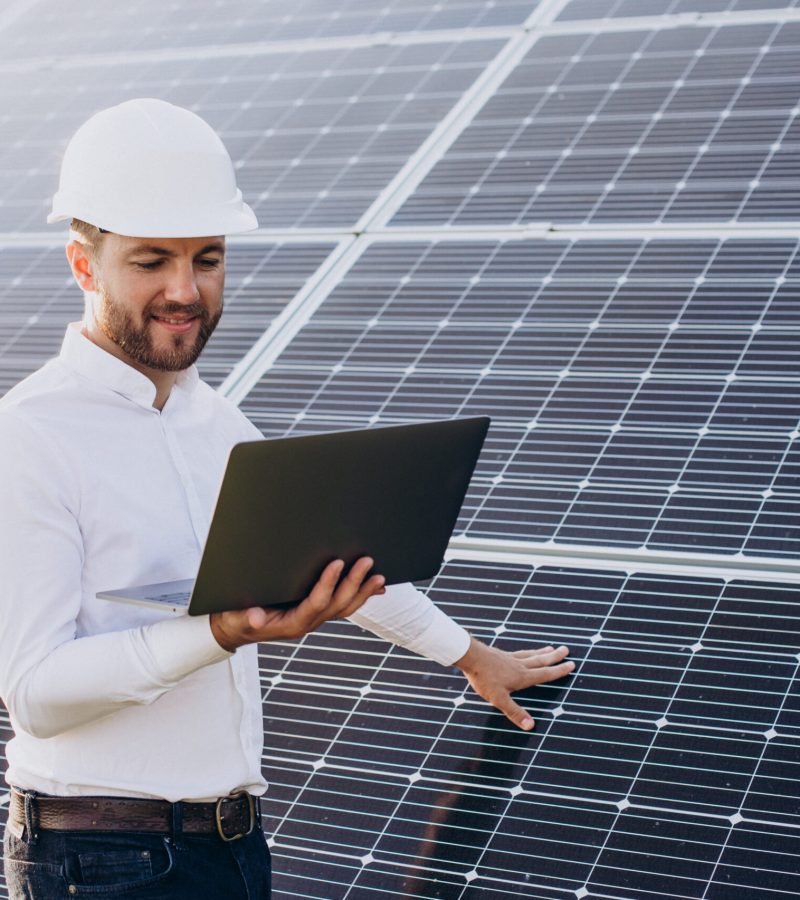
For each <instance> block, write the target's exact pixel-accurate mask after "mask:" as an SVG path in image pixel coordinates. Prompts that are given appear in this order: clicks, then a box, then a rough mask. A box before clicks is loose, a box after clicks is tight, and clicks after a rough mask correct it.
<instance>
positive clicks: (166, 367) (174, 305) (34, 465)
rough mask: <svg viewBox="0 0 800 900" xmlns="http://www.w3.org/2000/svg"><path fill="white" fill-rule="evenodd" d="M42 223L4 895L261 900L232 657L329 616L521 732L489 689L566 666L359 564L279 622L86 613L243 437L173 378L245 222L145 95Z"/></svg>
mask: <svg viewBox="0 0 800 900" xmlns="http://www.w3.org/2000/svg"><path fill="white" fill-rule="evenodd" d="M62 220H69V221H71V222H72V231H71V235H70V240H69V243H68V244H67V258H68V260H69V264H70V267H71V269H72V272H73V275H74V276H75V279H76V281H77V283H78V284H79V286H80V287H81V289H82V290H83V291H84V294H85V298H86V311H85V317H84V321H83V322H82V323H77V324H75V325H72V326H70V327H69V329H68V330H67V334H66V336H65V339H64V344H63V347H62V350H61V353H60V355H59V356H58V357H57V358H56V359H55V360H51V361H50V362H49V363H48V364H47V365H45V366H44V367H43V368H42V369H40V370H39V371H38V372H37V373H35V374H34V375H32V376H31V377H29V378H27V379H25V380H24V381H23V382H22V383H21V384H19V385H18V386H17V387H16V388H14V389H13V390H12V391H10V392H9V393H8V394H7V395H6V397H5V398H4V399H3V400H2V402H0V463H2V472H3V478H2V482H0V616H2V618H1V619H0V621H2V628H1V629H0V695H2V697H3V699H4V701H5V703H6V705H7V707H8V709H9V713H10V716H11V721H12V724H13V727H14V732H15V736H14V738H13V739H12V740H11V741H10V742H9V744H8V748H7V755H8V764H9V765H8V772H7V780H8V782H9V784H10V785H11V786H12V798H11V803H10V809H9V823H8V827H7V831H6V835H5V844H4V850H5V866H6V877H7V881H8V886H9V892H10V894H9V896H10V897H11V898H20V897H27V898H46V900H52V898H55V897H62V896H64V897H67V896H81V895H83V894H89V893H90V894H98V893H103V894H107V893H108V894H110V893H114V894H116V893H117V892H120V894H122V895H124V896H131V897H134V896H135V897H142V898H170V900H176V898H177V900H180V898H192V900H196V898H198V897H220V898H225V900H231V898H239V897H242V898H245V897H249V898H255V897H259V898H265V897H268V896H269V890H270V888H269V880H270V866H269V854H268V850H267V847H266V843H265V841H264V837H263V834H262V832H261V829H260V827H259V824H258V814H257V809H258V806H257V797H258V796H259V795H260V794H261V793H262V792H263V791H264V789H265V783H264V781H263V778H262V776H261V771H260V757H261V743H262V731H261V701H260V696H261V695H260V688H259V679H258V666H257V656H256V649H255V645H256V644H257V642H259V641H271V640H281V639H296V638H299V637H301V636H302V635H304V634H306V633H308V632H311V631H313V630H314V629H316V628H318V627H319V626H320V625H322V624H323V623H324V622H326V621H329V620H331V619H335V618H341V617H349V618H351V619H353V620H354V621H356V622H357V623H358V624H360V625H362V626H363V627H365V628H368V629H371V630H372V631H374V632H375V633H377V634H380V635H382V636H384V637H386V638H387V639H389V640H391V641H394V642H396V643H399V644H402V645H403V646H405V647H408V648H409V649H411V650H414V651H416V652H418V653H422V654H424V655H426V656H428V657H429V658H431V659H434V660H436V661H438V662H439V663H441V664H443V665H456V666H458V667H459V668H460V669H461V670H462V671H463V672H464V674H465V675H466V677H467V678H468V679H469V681H470V683H471V684H472V686H473V687H474V689H475V690H476V691H477V692H478V693H479V694H481V695H482V696H483V697H484V698H486V699H487V700H488V701H489V702H491V703H493V704H494V705H495V706H497V707H498V708H499V709H501V710H502V711H503V712H504V713H505V714H506V715H507V716H508V717H509V718H510V719H511V720H512V721H513V722H515V723H516V724H517V725H518V726H519V727H521V728H523V729H528V728H531V727H532V726H533V722H532V720H531V719H530V717H529V716H528V715H527V713H525V711H524V710H522V709H521V708H520V707H519V706H518V705H517V704H516V703H515V702H514V701H513V700H512V699H511V697H510V694H509V692H510V691H513V690H517V689H521V688H524V687H528V686H530V685H534V684H540V683H543V682H547V681H551V680H553V679H556V678H559V677H561V676H563V675H565V674H567V673H568V672H569V671H571V670H572V663H570V662H566V661H565V659H564V658H565V656H566V655H567V649H566V647H560V648H558V649H554V648H552V647H547V648H544V649H542V650H535V651H534V650H531V651H520V652H518V653H516V654H508V653H504V652H502V651H499V650H496V649H493V648H490V647H488V646H486V645H484V644H482V643H481V642H479V641H477V640H475V639H473V638H470V636H469V635H468V634H467V633H466V632H465V631H464V630H463V629H462V628H461V627H460V626H458V625H457V624H456V623H455V622H453V621H452V620H451V619H449V618H448V617H447V616H445V615H444V614H443V613H442V612H441V611H440V610H438V609H437V608H436V607H435V606H434V605H433V604H432V603H431V602H430V601H429V600H428V599H427V598H426V597H425V596H424V595H423V594H421V593H419V592H418V591H416V590H415V589H414V588H413V587H411V586H410V585H395V586H392V587H388V588H387V587H384V584H383V579H382V578H381V576H380V575H368V574H367V573H368V572H369V571H370V569H371V560H369V559H367V558H365V559H362V560H359V561H358V562H357V563H356V564H355V565H354V566H352V568H351V570H350V571H349V572H348V573H346V574H344V577H342V575H343V564H342V563H341V561H337V562H334V563H331V564H330V565H329V566H328V567H327V568H326V569H325V571H324V572H323V574H322V576H321V577H320V579H319V581H318V583H317V584H316V586H315V587H314V588H313V590H312V591H311V593H310V594H309V595H308V597H307V598H306V599H305V600H304V601H303V602H302V603H301V604H299V605H298V606H296V607H294V608H292V609H288V610H283V611H275V610H267V609H262V608H254V609H248V610H244V611H241V612H238V611H237V612H224V613H218V614H215V615H212V616H210V617H196V618H190V617H178V618H175V617H166V618H165V617H164V616H163V615H162V614H160V613H158V612H153V611H151V610H148V609H145V608H140V607H136V606H127V605H121V604H116V603H110V602H108V601H102V600H98V599H97V598H96V596H95V595H96V592H97V591H98V590H102V589H105V588H108V587H109V586H113V585H117V584H125V583H127V584H136V583H145V582H157V581H168V580H171V579H175V578H183V577H188V576H191V575H192V574H193V573H194V572H195V571H196V569H197V565H198V562H199V557H200V551H201V548H202V545H203V541H204V538H205V534H206V531H207V529H208V524H209V518H210V515H211V511H212V506H213V502H214V497H215V493H216V489H217V485H218V483H219V480H220V477H221V474H222V471H223V468H224V465H225V461H226V459H227V454H228V451H229V449H230V447H231V446H232V445H233V444H234V443H236V442H238V441H241V440H251V439H254V438H257V437H260V434H259V433H258V432H257V430H256V429H255V427H254V426H252V425H251V424H250V423H249V422H248V421H247V420H246V419H245V418H244V416H243V415H242V414H241V413H240V412H239V410H238V409H236V408H235V407H233V406H232V405H231V404H230V403H228V402H227V401H226V400H225V399H224V398H222V397H221V396H220V395H219V394H217V393H216V392H215V391H213V390H211V388H209V387H208V386H207V385H205V384H204V383H203V382H201V381H200V380H199V378H198V375H197V371H196V369H195V367H194V362H195V360H196V359H197V357H198V355H199V354H200V352H201V350H202V349H203V346H204V344H205V342H206V341H207V339H208V337H209V336H210V334H211V332H212V331H213V330H214V327H215V325H216V324H217V322H218V321H219V318H220V315H221V314H222V306H223V283H224V268H225V240H224V236H225V235H227V234H234V233H237V232H242V231H247V230H250V229H252V228H255V227H256V226H257V223H256V220H255V216H254V215H253V213H252V211H251V210H250V209H249V207H248V206H247V205H246V204H245V203H243V202H242V197H241V193H240V192H239V191H238V189H237V188H236V183H235V177H234V171H233V166H232V164H231V161H230V158H229V156H228V154H227V152H226V151H225V148H224V147H223V145H222V143H221V141H220V140H219V138H218V137H217V135H216V134H215V133H214V132H213V131H212V130H211V128H210V127H209V126H208V125H207V124H206V123H205V122H203V121H202V120H201V119H200V118H198V117H197V116H195V115H194V114H193V113H190V112H188V111H187V110H183V109H179V108H177V107H174V106H171V105H170V104H167V103H163V102H161V101H158V100H132V101H128V102H126V103H123V104H121V105H119V106H116V107H113V108H111V109H109V110H105V111H103V112H101V113H98V114H97V115H96V116H94V117H92V118H91V119H89V121H88V122H86V123H85V124H84V125H83V126H82V127H81V128H80V129H79V130H78V132H77V133H76V134H75V136H74V137H73V139H72V141H71V142H70V144H69V146H68V148H67V151H66V154H65V157H64V162H63V166H62V172H61V181H60V185H59V191H58V193H57V194H56V196H55V198H54V201H53V211H52V213H51V215H50V217H49V221H62ZM165 235H166V237H165Z"/></svg>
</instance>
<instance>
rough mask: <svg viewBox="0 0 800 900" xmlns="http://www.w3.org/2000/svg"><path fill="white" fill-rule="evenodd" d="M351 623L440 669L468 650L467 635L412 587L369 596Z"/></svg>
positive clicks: (407, 586) (396, 585)
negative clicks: (436, 665) (432, 663)
mask: <svg viewBox="0 0 800 900" xmlns="http://www.w3.org/2000/svg"><path fill="white" fill-rule="evenodd" d="M350 621H351V622H354V623H355V624H356V625H359V626H361V627H362V628H366V629H367V631H371V632H372V633H373V634H377V635H378V636H379V637H382V638H384V639H385V640H387V641H391V642H392V643H393V644H399V645H400V646H401V647H405V648H406V649H407V650H411V651H412V652H413V653H419V654H420V655H421V656H426V657H427V658H428V659H432V660H434V662H437V663H439V664H440V665H442V666H451V665H453V663H454V662H456V660H459V659H461V657H462V656H463V655H464V654H465V653H466V652H467V650H468V648H469V643H470V636H469V633H468V632H467V631H466V630H465V629H464V628H462V627H461V626H460V625H459V624H458V623H457V622H455V621H453V619H451V618H450V616H448V615H447V614H446V613H444V612H442V610H441V609H439V608H438V607H437V606H436V605H435V604H434V603H433V601H432V600H431V599H430V598H429V597H428V596H426V595H425V594H423V593H422V592H421V591H418V590H417V589H416V588H415V587H414V586H413V585H411V584H395V585H391V586H390V587H387V588H386V593H385V594H382V595H376V596H374V597H370V599H369V600H368V601H367V602H366V603H365V604H364V605H363V606H362V607H361V609H360V610H359V611H358V612H357V613H354V614H353V615H352V616H350Z"/></svg>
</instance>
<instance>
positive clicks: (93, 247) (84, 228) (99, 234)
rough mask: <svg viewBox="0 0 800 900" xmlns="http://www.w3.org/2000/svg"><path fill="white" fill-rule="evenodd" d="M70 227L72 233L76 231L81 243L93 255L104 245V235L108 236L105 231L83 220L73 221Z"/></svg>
mask: <svg viewBox="0 0 800 900" xmlns="http://www.w3.org/2000/svg"><path fill="white" fill-rule="evenodd" d="M69 227H70V231H74V232H75V234H77V235H78V237H79V238H80V239H81V243H82V244H85V245H86V246H87V247H88V248H89V251H90V253H91V254H92V255H94V254H96V253H97V252H98V251H99V250H100V246H101V244H102V243H103V235H105V234H108V232H107V231H106V230H105V229H103V228H98V227H97V226H96V225H90V224H89V223H88V222H84V221H83V219H73V220H72V222H70V226H69Z"/></svg>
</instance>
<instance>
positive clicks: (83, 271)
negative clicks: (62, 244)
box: [66, 241, 95, 292]
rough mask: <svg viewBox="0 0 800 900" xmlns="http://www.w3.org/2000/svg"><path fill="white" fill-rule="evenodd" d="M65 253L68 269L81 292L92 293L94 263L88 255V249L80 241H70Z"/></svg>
mask: <svg viewBox="0 0 800 900" xmlns="http://www.w3.org/2000/svg"><path fill="white" fill-rule="evenodd" d="M66 251H67V259H68V260H69V267H70V269H72V274H73V275H74V276H75V281H77V282H78V285H79V286H80V288H81V290H83V291H88V292H92V291H94V290H95V280H94V272H93V269H94V263H93V262H92V259H91V257H90V255H89V248H88V247H86V245H85V244H82V243H81V242H80V241H70V242H69V243H68V244H67V246H66Z"/></svg>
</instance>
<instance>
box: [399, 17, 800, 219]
mask: <svg viewBox="0 0 800 900" xmlns="http://www.w3.org/2000/svg"><path fill="white" fill-rule="evenodd" d="M799 48H800V26H798V23H796V22H790V23H786V24H781V23H780V22H768V21H767V22H763V23H756V24H742V25H730V26H728V25H725V26H719V27H693V26H687V27H683V28H666V29H659V30H641V31H636V30H634V31H620V32H607V31H602V30H601V31H587V33H585V34H581V33H575V34H572V33H569V34H563V35H551V36H543V37H542V38H541V39H539V40H538V41H536V43H535V44H534V45H533V46H532V48H531V50H530V52H529V53H528V55H527V56H526V57H525V59H523V61H522V62H521V63H520V64H519V65H518V66H517V67H516V68H515V69H514V71H513V72H512V73H511V74H510V75H509V76H508V77H507V78H506V80H505V82H504V83H503V84H502V85H501V86H500V87H499V88H498V89H497V91H496V92H494V93H493V94H492V95H491V96H490V97H489V99H488V100H487V102H486V103H485V104H484V106H483V108H482V109H481V110H480V111H479V112H478V113H477V114H476V115H475V117H474V119H473V120H472V121H471V122H470V124H469V125H468V127H466V128H465V129H464V131H463V132H462V133H461V134H460V135H459V137H458V138H457V139H456V140H455V142H454V143H453V144H452V146H451V147H450V148H449V149H448V150H447V152H446V153H445V154H444V156H443V157H442V159H441V160H440V161H439V162H438V163H437V164H436V165H435V166H434V167H433V169H432V170H431V171H430V173H429V174H428V175H427V177H426V178H425V180H424V181H423V182H422V184H421V185H420V187H419V188H418V189H417V190H416V191H415V192H414V194H413V195H412V196H411V197H410V198H409V199H408V200H407V201H406V203H405V205H404V206H403V207H402V208H401V209H400V211H399V212H398V213H397V214H396V215H395V217H394V220H393V222H394V223H395V224H398V225H419V224H422V223H425V224H436V225H450V224H467V225H476V224H483V225H488V224H492V223H494V224H498V225H499V224H504V225H508V224H517V223H526V222H537V221H547V222H551V221H552V222H572V223H575V222H578V223H582V222H592V223H603V222H620V221H624V222H677V221H705V222H708V221H714V222H730V221H741V222H755V221H762V220H764V219H767V220H792V221H794V220H796V219H797V208H798V202H799V201H800V194H799V193H798V184H800V178H798V176H799V175H800V171H799V170H798V165H797V158H798V157H797V141H798V131H797V116H798V112H800V107H798V87H799V86H800V62H798V61H799V60H800V52H798V50H799Z"/></svg>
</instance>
